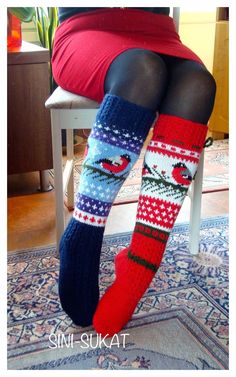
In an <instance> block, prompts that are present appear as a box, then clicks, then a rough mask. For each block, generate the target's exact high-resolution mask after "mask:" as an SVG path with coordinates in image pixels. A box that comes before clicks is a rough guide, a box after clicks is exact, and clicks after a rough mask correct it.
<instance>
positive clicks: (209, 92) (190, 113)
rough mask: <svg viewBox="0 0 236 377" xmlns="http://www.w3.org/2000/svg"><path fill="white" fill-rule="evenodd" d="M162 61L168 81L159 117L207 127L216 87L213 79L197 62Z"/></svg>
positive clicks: (172, 58) (165, 58)
mask: <svg viewBox="0 0 236 377" xmlns="http://www.w3.org/2000/svg"><path fill="white" fill-rule="evenodd" d="M162 58H163V60H164V61H165V64H166V67H167V69H168V74H169V76H168V77H169V79H168V86H167V91H166V94H165V96H164V98H163V100H162V103H161V105H160V113H164V114H169V115H175V116H179V117H182V118H185V119H188V120H191V121H193V122H199V123H204V124H206V123H207V122H208V120H209V117H210V115H211V112H212V110H213V106H214V100H215V92H216V84H215V80H214V78H213V76H212V75H211V73H210V72H209V71H208V70H207V69H206V68H205V67H204V66H203V65H202V64H200V63H198V62H195V61H192V60H185V59H179V58H175V57H167V56H162Z"/></svg>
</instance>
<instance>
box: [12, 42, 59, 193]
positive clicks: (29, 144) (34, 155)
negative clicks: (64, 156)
mask: <svg viewBox="0 0 236 377" xmlns="http://www.w3.org/2000/svg"><path fill="white" fill-rule="evenodd" d="M7 57H8V69H7V74H8V84H7V87H8V104H7V111H8V174H19V173H26V172H32V171H39V172H40V178H41V188H42V190H43V191H45V190H47V189H48V188H49V186H48V185H49V183H48V180H47V177H48V176H47V170H48V169H51V168H52V166H53V163H52V142H51V126H50V114H49V111H48V110H47V109H45V106H44V103H45V101H46V99H47V98H48V97H49V95H50V88H49V87H50V84H49V69H48V63H49V61H50V56H49V51H48V50H47V49H44V48H42V47H39V46H37V45H34V44H32V43H27V42H23V43H22V46H21V47H19V48H15V49H13V50H11V51H8V54H7Z"/></svg>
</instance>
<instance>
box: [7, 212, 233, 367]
mask: <svg viewBox="0 0 236 377" xmlns="http://www.w3.org/2000/svg"><path fill="white" fill-rule="evenodd" d="M130 237H131V235H130V233H125V234H117V235H112V236H106V237H105V239H104V243H103V249H102V257H101V272H100V275H101V279H100V287H101V292H102V293H103V292H104V290H105V289H106V288H107V286H109V285H110V284H111V282H112V280H113V279H114V270H113V259H114V256H115V255H116V254H117V253H118V252H119V250H121V249H122V248H123V247H125V246H127V245H128V244H129V241H130ZM188 243H189V233H188V225H187V224H177V225H176V226H175V227H174V229H173V231H172V233H171V236H170V239H169V242H168V247H167V250H166V253H165V257H164V260H163V262H162V264H161V267H160V269H159V271H158V273H157V275H156V277H155V278H154V280H153V282H152V284H151V286H150V287H149V289H148V290H147V291H146V293H145V295H144V297H143V298H142V300H141V301H140V303H139V304H138V306H137V308H136V311H135V313H134V316H133V318H132V320H131V321H130V322H129V323H128V325H127V326H126V328H125V329H123V330H122V331H121V333H120V334H119V336H118V335H117V336H116V337H113V338H109V339H105V340H103V339H99V336H98V335H97V334H96V333H95V332H94V331H93V329H92V327H87V328H81V327H77V326H75V325H73V324H72V322H71V320H70V319H69V318H68V316H67V315H65V313H64V312H63V310H62V309H61V306H60V303H59V300H58V292H57V279H58V265H59V262H58V258H57V254H56V250H55V247H54V246H49V247H45V248H35V249H33V250H25V251H18V252H15V253H10V255H9V259H8V279H9V280H8V306H9V312H8V313H9V316H8V368H9V369H75V370H83V369H147V370H149V369H150V370H153V369H159V370H162V369H174V370H177V369H179V370H182V369H192V370H193V369H200V370H203V369H204V370H205V369H213V370H214V369H228V218H227V217H226V216H225V217H216V218H210V219H204V220H203V221H202V226H201V243H200V253H199V254H198V255H197V256H192V255H190V254H189V252H188Z"/></svg>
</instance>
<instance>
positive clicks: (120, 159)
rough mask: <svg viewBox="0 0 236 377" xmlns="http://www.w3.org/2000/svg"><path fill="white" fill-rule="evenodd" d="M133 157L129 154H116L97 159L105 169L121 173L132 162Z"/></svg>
mask: <svg viewBox="0 0 236 377" xmlns="http://www.w3.org/2000/svg"><path fill="white" fill-rule="evenodd" d="M130 161H131V159H130V156H129V155H128V154H123V155H121V156H114V157H110V158H102V159H101V160H98V161H96V163H97V164H100V165H101V167H102V168H103V169H105V170H108V171H109V172H111V173H120V172H122V171H123V170H125V169H126V168H127V166H128V164H129V163H130Z"/></svg>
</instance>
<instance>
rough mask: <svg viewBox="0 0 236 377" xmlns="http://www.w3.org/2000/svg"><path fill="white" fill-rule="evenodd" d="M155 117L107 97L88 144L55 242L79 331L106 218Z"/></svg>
mask: <svg viewBox="0 0 236 377" xmlns="http://www.w3.org/2000/svg"><path fill="white" fill-rule="evenodd" d="M155 116H156V114H155V113H154V112H152V111H150V110H149V109H146V108H143V107H141V106H138V105H135V104H133V103H130V102H128V101H126V100H124V99H122V98H120V97H117V96H114V95H109V94H108V95H106V96H105V97H104V99H103V101H102V104H101V106H100V108H99V110H98V113H97V116H96V120H95V123H94V125H93V129H92V131H91V134H90V136H89V138H88V144H87V149H86V152H85V158H84V163H83V169H82V174H81V178H80V184H79V189H78V193H77V195H76V202H75V209H74V213H73V216H72V218H71V220H70V222H69V224H68V226H67V228H66V230H65V232H64V233H63V236H62V238H61V242H60V274H59V296H60V300H61V305H62V308H63V309H64V311H65V312H66V313H67V314H68V315H69V317H70V318H71V319H72V320H73V322H74V323H75V324H77V325H80V326H88V325H90V324H91V323H92V317H93V314H94V312H95V309H96V306H97V303H98V300H99V285H98V274H99V263H100V253H101V247H102V240H103V233H104V230H105V224H106V220H107V216H108V214H109V212H110V209H111V206H112V203H113V201H114V199H115V196H116V195H117V193H118V191H119V189H120V187H121V185H122V183H123V182H124V180H125V179H126V177H127V176H128V174H129V172H130V170H131V168H132V166H133V165H134V163H135V162H136V160H137V158H138V156H139V154H140V151H141V148H142V146H143V142H144V140H145V139H146V137H147V134H148V132H149V130H150V128H151V126H152V123H153V121H154V119H155Z"/></svg>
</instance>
